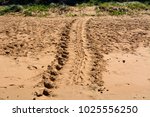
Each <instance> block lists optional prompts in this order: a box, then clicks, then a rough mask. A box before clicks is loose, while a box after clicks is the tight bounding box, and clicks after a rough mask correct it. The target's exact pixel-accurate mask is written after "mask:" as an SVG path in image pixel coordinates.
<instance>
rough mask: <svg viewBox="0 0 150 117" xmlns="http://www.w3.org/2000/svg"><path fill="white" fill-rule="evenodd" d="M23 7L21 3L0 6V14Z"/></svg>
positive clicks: (19, 10)
mask: <svg viewBox="0 0 150 117" xmlns="http://www.w3.org/2000/svg"><path fill="white" fill-rule="evenodd" d="M22 10H23V7H22V6H21V5H10V6H2V7H1V8H0V15H4V14H6V13H11V12H21V11H22Z"/></svg>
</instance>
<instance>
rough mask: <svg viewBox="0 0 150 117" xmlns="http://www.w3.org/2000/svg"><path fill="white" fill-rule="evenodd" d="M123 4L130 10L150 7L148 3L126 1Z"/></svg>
mask: <svg viewBox="0 0 150 117" xmlns="http://www.w3.org/2000/svg"><path fill="white" fill-rule="evenodd" d="M125 6H126V7H128V8H129V9H132V10H148V9H149V8H150V6H149V5H148V4H144V3H140V2H126V3H125Z"/></svg>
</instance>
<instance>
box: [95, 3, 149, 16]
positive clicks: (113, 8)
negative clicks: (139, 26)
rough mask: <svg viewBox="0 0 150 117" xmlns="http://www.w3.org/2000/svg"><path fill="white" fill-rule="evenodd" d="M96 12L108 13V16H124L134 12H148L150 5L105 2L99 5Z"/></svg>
mask: <svg viewBox="0 0 150 117" xmlns="http://www.w3.org/2000/svg"><path fill="white" fill-rule="evenodd" d="M98 10H99V11H102V12H108V13H109V14H110V15H124V14H130V13H131V12H134V11H136V10H150V5H148V4H144V3H140V2H123V3H119V2H106V3H100V4H99V7H98Z"/></svg>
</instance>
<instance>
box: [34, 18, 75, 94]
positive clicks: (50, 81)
mask: <svg viewBox="0 0 150 117" xmlns="http://www.w3.org/2000/svg"><path fill="white" fill-rule="evenodd" d="M74 21H75V19H73V20H72V21H71V22H70V23H67V24H66V26H65V27H64V29H63V31H62V32H61V34H60V37H61V38H60V41H59V44H58V46H57V53H56V56H55V59H54V61H53V62H52V64H51V65H48V66H47V70H46V71H45V72H44V73H43V74H42V75H41V77H42V81H41V82H39V84H38V85H37V86H38V87H44V88H42V91H37V92H35V95H36V96H37V97H40V96H42V95H45V96H49V95H51V93H52V89H54V88H57V85H56V83H55V81H56V79H57V77H58V76H59V73H60V71H61V70H62V69H63V67H64V65H65V64H66V62H67V61H68V57H69V52H68V42H69V40H70V37H69V30H70V27H71V25H72V23H73V22H74Z"/></svg>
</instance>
